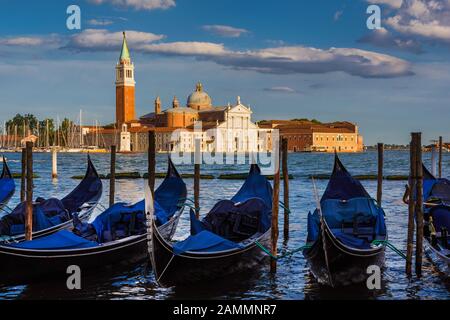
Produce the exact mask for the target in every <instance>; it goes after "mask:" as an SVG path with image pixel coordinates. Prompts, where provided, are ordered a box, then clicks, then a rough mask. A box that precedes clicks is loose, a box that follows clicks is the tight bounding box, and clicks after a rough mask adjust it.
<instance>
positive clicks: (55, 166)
mask: <svg viewBox="0 0 450 320" xmlns="http://www.w3.org/2000/svg"><path fill="white" fill-rule="evenodd" d="M56 178H58V150H57V149H56V147H53V148H52V179H56Z"/></svg>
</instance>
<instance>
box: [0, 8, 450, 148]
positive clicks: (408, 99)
mask: <svg viewBox="0 0 450 320" xmlns="http://www.w3.org/2000/svg"><path fill="white" fill-rule="evenodd" d="M72 4H75V5H78V6H79V8H80V12H81V29H80V30H69V29H68V28H67V26H66V20H67V18H68V17H69V14H67V12H66V11H67V8H68V6H70V5H72ZM374 4H375V5H378V6H379V8H380V9H381V25H380V28H379V29H375V30H370V29H369V28H368V27H367V24H366V22H367V19H368V18H369V16H370V14H368V13H367V12H366V10H367V8H368V6H370V5H374ZM0 5H1V8H2V10H1V11H0V121H1V122H3V121H4V120H8V119H10V118H12V117H13V116H14V115H15V114H16V113H33V114H35V115H36V116H38V117H39V118H44V117H53V118H56V117H59V118H60V119H62V118H64V117H69V118H71V119H73V120H75V121H77V119H78V115H79V111H80V109H82V110H83V120H84V124H92V123H93V122H94V121H95V120H98V121H99V122H100V123H102V124H109V123H112V122H114V117H115V88H114V72H115V71H114V68H115V64H116V63H117V60H118V57H119V53H120V46H121V38H122V31H126V34H127V39H128V45H129V48H130V52H131V57H132V61H133V63H134V65H135V78H136V112H137V114H138V115H143V114H146V113H149V112H152V111H153V101H154V99H155V98H156V96H160V97H161V100H162V104H163V106H165V107H169V106H170V105H171V103H172V99H173V97H174V96H177V97H178V98H179V100H180V101H181V102H182V103H184V102H185V101H186V99H187V96H188V95H189V94H190V93H191V92H192V91H193V90H194V89H195V84H196V82H197V81H201V82H202V83H203V87H204V90H205V91H207V92H208V94H209V95H210V96H211V98H212V100H213V104H214V105H218V106H220V105H226V104H227V103H229V102H230V103H235V101H236V99H237V96H240V97H241V101H242V103H244V104H245V105H249V106H250V107H251V109H252V111H253V113H254V114H253V120H254V121H258V120H263V119H293V118H316V119H318V120H320V121H323V122H331V121H344V120H345V121H351V122H355V123H357V124H358V125H359V127H360V131H361V133H362V134H363V136H364V139H365V143H366V144H367V145H372V144H375V143H377V142H384V143H396V144H406V143H408V141H409V139H410V132H413V131H421V132H423V141H424V143H428V142H429V141H430V140H431V139H436V138H437V137H438V136H440V135H442V136H444V139H446V140H450V126H449V119H450V106H449V101H450V0H333V1H330V0H315V1H306V0H301V1H300V0H284V1H280V0H245V1H242V0H84V1H73V0H72V1H65V0H58V1H44V0H42V1H32V2H31V1H21V0H15V1H12V0H0Z"/></svg>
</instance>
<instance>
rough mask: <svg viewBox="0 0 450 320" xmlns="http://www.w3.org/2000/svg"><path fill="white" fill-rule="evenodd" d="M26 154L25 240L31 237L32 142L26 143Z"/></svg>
mask: <svg viewBox="0 0 450 320" xmlns="http://www.w3.org/2000/svg"><path fill="white" fill-rule="evenodd" d="M26 149H27V151H26V155H27V192H26V217H25V240H32V238H33V142H27V144H26Z"/></svg>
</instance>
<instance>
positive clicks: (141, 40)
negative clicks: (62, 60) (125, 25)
mask: <svg viewBox="0 0 450 320" xmlns="http://www.w3.org/2000/svg"><path fill="white" fill-rule="evenodd" d="M126 37H127V42H128V44H129V45H130V46H136V47H139V46H141V45H144V44H148V43H151V42H154V41H158V40H161V39H164V38H165V36H164V35H158V34H154V33H149V32H139V31H127V32H126ZM122 38H123V35H122V32H109V31H108V30H105V29H85V30H83V31H82V32H81V33H79V34H76V35H74V36H72V37H71V38H70V40H69V42H68V43H67V45H65V48H70V49H75V50H93V51H97V50H115V49H117V48H119V47H120V45H121V44H122Z"/></svg>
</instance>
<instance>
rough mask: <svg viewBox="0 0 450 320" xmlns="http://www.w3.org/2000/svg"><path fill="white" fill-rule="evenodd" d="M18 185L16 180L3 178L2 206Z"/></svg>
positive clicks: (1, 190) (0, 200) (0, 180)
mask: <svg viewBox="0 0 450 320" xmlns="http://www.w3.org/2000/svg"><path fill="white" fill-rule="evenodd" d="M15 188H16V184H15V183H14V179H11V178H3V179H0V204H2V203H3V202H4V201H5V200H6V199H8V198H9V197H10V196H11V194H12V193H13V192H14V190H15Z"/></svg>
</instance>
